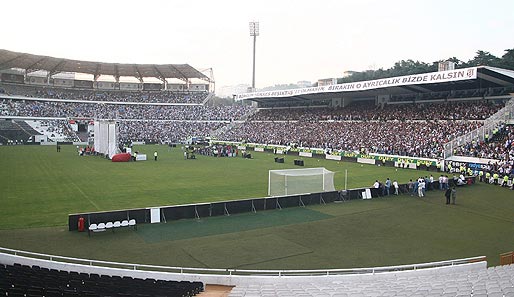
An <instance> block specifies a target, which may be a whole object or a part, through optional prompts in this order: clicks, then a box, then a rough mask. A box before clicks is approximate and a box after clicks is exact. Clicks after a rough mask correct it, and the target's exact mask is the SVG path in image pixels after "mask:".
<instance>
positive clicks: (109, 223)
mask: <svg viewBox="0 0 514 297" xmlns="http://www.w3.org/2000/svg"><path fill="white" fill-rule="evenodd" d="M113 226H114V225H113V223H112V222H107V223H105V229H112V227H113Z"/></svg>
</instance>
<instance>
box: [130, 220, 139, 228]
mask: <svg viewBox="0 0 514 297" xmlns="http://www.w3.org/2000/svg"><path fill="white" fill-rule="evenodd" d="M128 223H129V226H133V227H134V229H137V226H136V220H135V219H131V220H130V221H129V222H128Z"/></svg>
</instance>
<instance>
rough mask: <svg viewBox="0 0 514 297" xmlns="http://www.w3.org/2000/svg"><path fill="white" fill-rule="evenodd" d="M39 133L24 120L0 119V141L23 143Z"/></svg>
mask: <svg viewBox="0 0 514 297" xmlns="http://www.w3.org/2000/svg"><path fill="white" fill-rule="evenodd" d="M39 134H40V133H38V132H37V131H35V130H34V129H32V127H30V126H29V125H28V124H27V123H26V122H25V121H12V120H1V119H0V143H6V144H7V143H24V142H27V141H29V140H30V138H31V137H32V136H34V135H39Z"/></svg>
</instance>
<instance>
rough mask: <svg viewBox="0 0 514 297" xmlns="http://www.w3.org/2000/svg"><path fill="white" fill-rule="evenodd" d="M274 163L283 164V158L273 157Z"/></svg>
mask: <svg viewBox="0 0 514 297" xmlns="http://www.w3.org/2000/svg"><path fill="white" fill-rule="evenodd" d="M275 162H276V163H284V158H279V157H275Z"/></svg>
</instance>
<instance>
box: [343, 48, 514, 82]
mask: <svg viewBox="0 0 514 297" xmlns="http://www.w3.org/2000/svg"><path fill="white" fill-rule="evenodd" d="M443 61H451V62H454V63H455V68H467V67H475V66H492V67H499V68H505V69H511V70H514V48H513V49H506V50H505V54H504V55H503V56H501V57H496V56H495V55H493V54H491V53H490V52H487V51H483V50H479V51H477V52H476V55H475V56H474V57H473V58H472V59H471V60H469V61H467V62H464V61H462V60H460V59H458V58H457V57H451V58H448V59H445V60H441V61H436V62H433V63H425V62H421V61H413V60H411V59H408V60H401V61H398V62H396V63H394V66H393V67H391V68H389V69H383V68H380V69H378V70H366V71H352V72H351V73H350V75H349V76H347V77H343V78H338V79H337V83H339V84H340V83H349V82H355V81H365V80H373V79H379V78H387V77H395V76H402V75H412V74H420V73H426V72H434V71H437V69H438V64H439V62H443Z"/></svg>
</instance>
